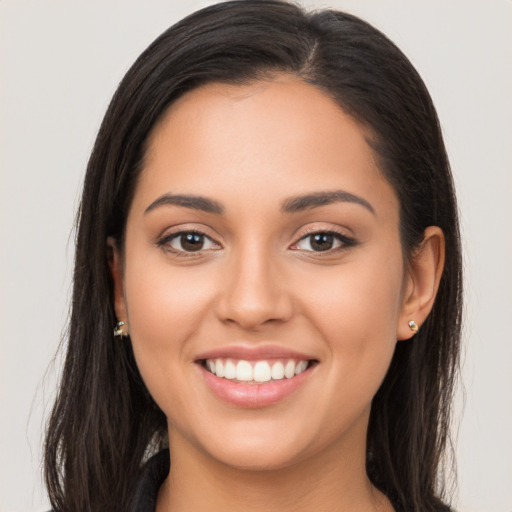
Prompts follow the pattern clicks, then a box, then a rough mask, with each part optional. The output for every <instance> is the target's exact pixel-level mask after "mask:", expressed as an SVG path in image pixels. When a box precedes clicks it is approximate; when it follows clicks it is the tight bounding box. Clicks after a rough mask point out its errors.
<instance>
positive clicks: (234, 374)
mask: <svg viewBox="0 0 512 512" xmlns="http://www.w3.org/2000/svg"><path fill="white" fill-rule="evenodd" d="M198 362H199V364H200V365H201V366H202V367H203V368H204V369H205V370H206V371H208V372H209V373H211V374H212V375H215V376H216V377H218V378H221V379H226V380H228V381H231V382H233V383H239V384H256V385H257V384H265V383H271V382H276V381H283V380H288V379H293V378H294V377H296V376H298V375H300V374H301V373H303V372H305V371H306V370H308V369H310V368H311V367H312V366H314V365H315V364H316V363H317V362H318V361H316V360H314V359H260V360H245V359H233V358H215V359H201V360H200V361H198Z"/></svg>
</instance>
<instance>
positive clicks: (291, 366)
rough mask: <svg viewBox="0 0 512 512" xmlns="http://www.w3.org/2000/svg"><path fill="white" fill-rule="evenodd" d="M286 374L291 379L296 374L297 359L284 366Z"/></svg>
mask: <svg viewBox="0 0 512 512" xmlns="http://www.w3.org/2000/svg"><path fill="white" fill-rule="evenodd" d="M217 375H218V374H217ZM284 376H285V377H286V378H287V379H291V378H292V377H293V376H295V361H288V362H287V363H286V366H285V367H284Z"/></svg>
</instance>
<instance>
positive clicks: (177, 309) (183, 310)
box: [125, 258, 215, 402]
mask: <svg viewBox="0 0 512 512" xmlns="http://www.w3.org/2000/svg"><path fill="white" fill-rule="evenodd" d="M159 259H160V260H161V258H159ZM137 262H141V263H142V262H143V265H142V264H138V263H137ZM129 265H130V262H128V264H127V269H126V281H125V293H126V297H127V311H128V321H129V328H130V337H131V340H132V345H133V350H134V355H135V358H136V361H137V365H138V367H139V370H140V372H141V375H142V377H143V379H144V381H145V382H146V385H147V387H148V389H149V390H150V392H151V394H152V395H153V396H154V398H155V399H156V400H157V402H159V400H158V394H159V393H158V386H159V383H162V382H169V379H170V378H171V377H172V376H173V375H174V376H176V375H177V373H179V372H181V371H182V368H183V363H185V364H189V363H191V362H192V360H193V353H192V348H193V347H190V346H189V344H188V343H187V340H190V339H191V338H193V337H194V334H195V332H196V330H197V329H199V326H200V323H201V321H202V319H204V318H205V315H207V314H208V310H209V309H210V307H209V306H210V303H211V300H212V293H213V290H214V289H215V285H214V283H212V279H211V276H210V278H209V277H208V275H207V273H206V272H203V273H202V274H201V275H196V274H197V273H201V272H200V271H199V270H198V268H193V267H190V268H188V269H186V270H185V271H184V270H183V269H182V270H181V271H179V272H177V271H176V270H175V269H173V268H172V267H171V266H170V265H167V264H165V262H164V263H163V264H162V262H161V261H153V262H152V261H151V259H150V260H149V261H148V259H146V260H145V259H144V258H134V259H133V263H132V264H131V266H129ZM203 274H206V275H203ZM173 382H176V380H175V379H173ZM171 391H172V390H169V389H167V392H171Z"/></svg>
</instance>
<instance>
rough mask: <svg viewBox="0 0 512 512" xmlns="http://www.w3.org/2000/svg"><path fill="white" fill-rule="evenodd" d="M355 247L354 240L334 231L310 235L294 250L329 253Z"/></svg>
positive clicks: (295, 246) (301, 240)
mask: <svg viewBox="0 0 512 512" xmlns="http://www.w3.org/2000/svg"><path fill="white" fill-rule="evenodd" d="M353 245H355V242H354V240H353V239H351V238H349V237H347V236H345V235H342V234H340V233H335V232H332V231H319V232H316V233H310V234H309V235H307V236H305V237H303V238H301V239H300V240H299V241H298V242H297V243H296V244H294V245H293V247H292V249H298V250H300V251H312V252H327V251H332V250H336V249H341V248H343V247H349V246H353Z"/></svg>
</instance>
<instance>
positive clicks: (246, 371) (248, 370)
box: [217, 360, 253, 382]
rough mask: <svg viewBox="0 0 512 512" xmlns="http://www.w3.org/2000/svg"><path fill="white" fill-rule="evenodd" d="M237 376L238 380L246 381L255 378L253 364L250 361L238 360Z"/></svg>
mask: <svg viewBox="0 0 512 512" xmlns="http://www.w3.org/2000/svg"><path fill="white" fill-rule="evenodd" d="M217 376H218V374H217ZM236 378H237V380H241V381H246V382H247V381H250V380H253V373H252V366H251V363H249V361H243V360H242V361H238V364H237V365H236Z"/></svg>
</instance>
